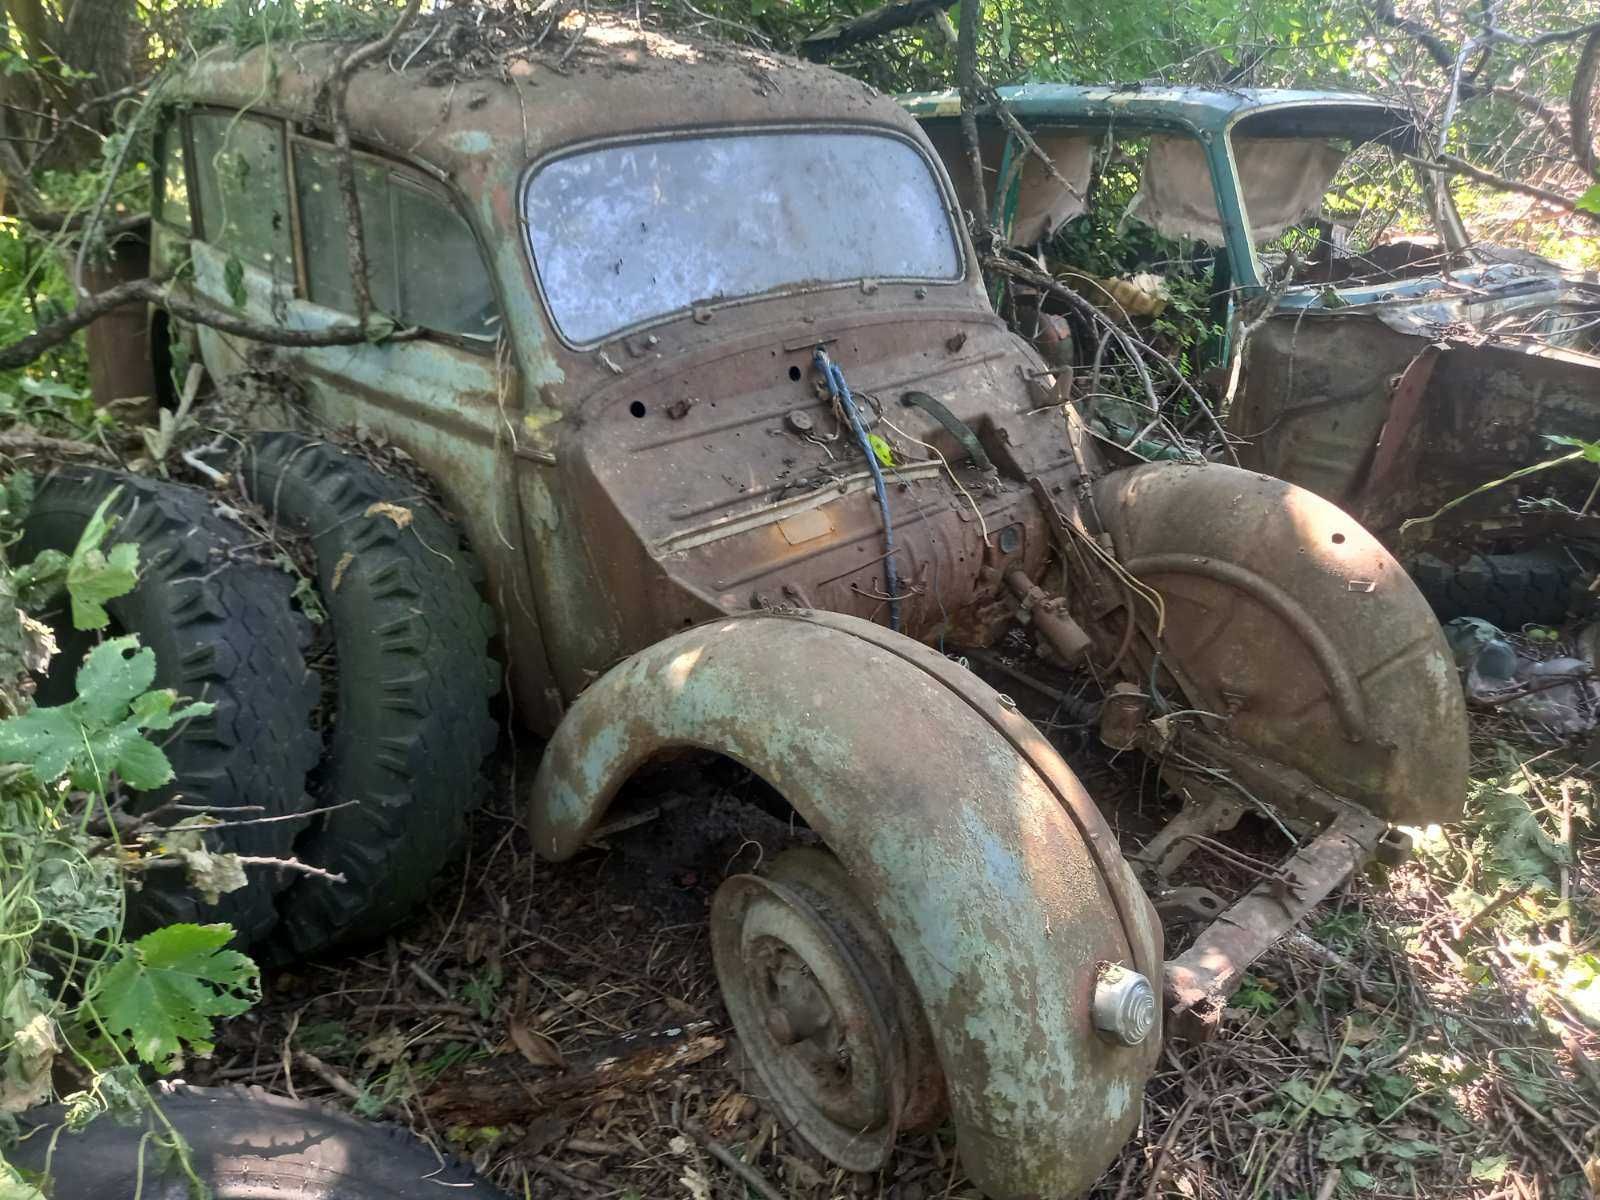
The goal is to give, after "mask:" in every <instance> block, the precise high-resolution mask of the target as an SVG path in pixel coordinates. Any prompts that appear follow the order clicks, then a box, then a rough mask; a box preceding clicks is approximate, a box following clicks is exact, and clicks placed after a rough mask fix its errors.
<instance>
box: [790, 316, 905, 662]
mask: <svg viewBox="0 0 1600 1200" xmlns="http://www.w3.org/2000/svg"><path fill="white" fill-rule="evenodd" d="M811 357H812V361H813V362H814V363H815V364H816V367H817V370H819V371H821V372H822V377H823V379H825V380H826V381H827V384H828V394H829V395H831V396H832V397H833V398H834V399H835V400H837V401H838V402H839V407H840V408H842V409H844V415H845V419H846V420H848V421H849V422H850V428H851V429H852V430H853V431H854V433H855V435H856V441H857V442H859V443H860V444H861V452H862V453H863V454H865V455H866V456H867V468H868V469H869V470H870V471H871V472H872V487H873V490H875V491H876V492H877V493H878V509H879V511H880V512H882V513H883V545H884V548H885V550H887V551H888V553H887V554H885V555H884V559H883V574H884V578H885V580H886V581H887V583H888V592H889V628H890V629H892V630H894V631H895V632H896V633H899V632H900V581H899V579H897V578H896V577H895V569H894V520H893V518H891V517H890V516H889V493H888V490H887V489H886V488H885V487H884V486H883V471H882V469H881V468H879V466H878V453H877V451H876V450H874V449H873V448H872V441H871V439H870V438H868V437H867V427H866V425H864V424H863V423H862V421H861V412H860V410H859V409H857V408H856V398H855V397H854V396H852V395H851V394H850V385H849V384H847V383H845V381H844V372H843V371H841V370H840V369H839V366H838V364H837V363H835V362H833V361H832V360H830V359H829V358H828V352H827V351H826V350H824V349H823V348H822V347H821V346H818V347H817V349H816V352H815V353H814V354H813V355H812V356H811Z"/></svg>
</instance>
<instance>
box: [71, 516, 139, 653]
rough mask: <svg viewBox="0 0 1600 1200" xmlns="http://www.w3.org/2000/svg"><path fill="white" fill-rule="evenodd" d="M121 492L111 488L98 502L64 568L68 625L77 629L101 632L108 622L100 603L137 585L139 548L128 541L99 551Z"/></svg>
mask: <svg viewBox="0 0 1600 1200" xmlns="http://www.w3.org/2000/svg"><path fill="white" fill-rule="evenodd" d="M121 494H122V489H121V488H120V487H119V488H114V489H113V490H112V492H111V494H110V495H108V496H107V497H106V498H105V499H104V500H102V501H100V507H99V508H97V509H95V510H94V515H93V516H91V517H90V518H89V523H88V524H87V525H85V526H84V527H83V533H82V534H81V535H80V536H79V537H78V545H77V547H76V548H75V549H74V550H73V551H72V560H71V562H70V563H69V565H68V566H67V592H68V593H69V594H70V595H71V597H72V623H73V625H75V626H76V627H77V628H79V629H104V628H105V627H106V626H107V625H108V624H110V622H111V617H110V615H109V614H108V613H107V612H106V610H105V608H104V607H103V604H104V602H105V601H107V600H115V599H116V598H117V597H118V596H125V595H127V594H128V593H129V592H131V591H133V589H134V587H135V586H136V585H137V584H138V582H139V548H138V547H137V546H135V545H134V544H133V543H132V542H123V543H121V544H119V545H116V546H113V547H112V548H111V553H110V554H109V555H106V554H103V553H101V551H100V546H101V544H102V543H103V542H104V541H105V539H106V535H107V534H108V533H110V532H111V526H112V525H113V524H114V521H113V520H112V519H111V518H109V517H107V516H106V511H107V510H108V509H109V508H110V507H111V505H112V503H113V502H114V501H115V500H116V498H117V497H118V496H119V495H121Z"/></svg>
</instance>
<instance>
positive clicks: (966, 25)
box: [941, 0, 989, 225]
mask: <svg viewBox="0 0 1600 1200" xmlns="http://www.w3.org/2000/svg"><path fill="white" fill-rule="evenodd" d="M980 3H981V0H961V26H960V28H959V29H958V30H957V31H956V81H957V83H958V84H959V86H960V88H961V140H962V142H963V143H964V144H965V146H966V150H967V170H968V171H970V172H971V173H972V198H973V203H974V204H975V205H976V206H977V209H978V211H977V212H976V213H974V214H973V216H974V217H976V218H977V220H978V222H979V224H980V225H988V223H989V189H988V187H987V186H986V184H985V183H984V179H983V149H982V147H981V145H980V144H979V142H978V100H979V96H980V93H979V91H978V6H979V4H980ZM941 11H943V10H941Z"/></svg>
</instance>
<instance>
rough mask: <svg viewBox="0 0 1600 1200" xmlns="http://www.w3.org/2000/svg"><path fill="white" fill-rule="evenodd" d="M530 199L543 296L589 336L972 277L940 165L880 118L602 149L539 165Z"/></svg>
mask: <svg viewBox="0 0 1600 1200" xmlns="http://www.w3.org/2000/svg"><path fill="white" fill-rule="evenodd" d="M523 205H524V214H525V216H526V220H527V227H528V240H529V245H530V248H531V250H532V252H533V261H534V265H535V267H536V268H537V270H538V274H539V283H540V286H541V288H542V289H543V291H544V296H545V302H546V304H547V305H548V306H549V309H550V313H551V316H552V317H553V318H554V319H555V323H556V326H557V327H558V328H559V329H560V331H561V334H562V336H563V337H565V338H566V339H567V340H568V341H569V342H572V343H574V344H575V345H585V344H593V343H595V342H598V341H601V340H603V339H604V338H607V337H609V336H611V335H612V334H615V333H617V332H619V331H621V330H625V329H628V328H630V327H632V326H636V325H639V324H641V323H643V322H646V321H650V320H653V319H655V318H659V317H664V316H667V315H669V314H672V313H677V312H682V311H683V310H685V309H688V308H691V307H693V306H695V305H697V304H709V303H713V302H716V301H722V300H732V299H737V298H739V297H744V296H757V295H761V294H762V293H765V292H772V291H776V290H779V289H783V288H815V287H825V286H828V285H830V284H838V283H847V282H850V281H853V280H857V279H874V280H895V279H906V280H930V281H933V280H951V279H957V278H959V277H960V276H961V273H962V269H961V268H962V264H961V252H960V243H959V241H958V240H957V237H956V234H955V230H954V229H953V228H952V226H951V223H950V217H949V213H948V211H947V209H946V206H945V200H944V195H943V192H942V191H941V190H940V187H939V182H938V179H937V177H936V176H935V175H934V172H933V169H932V167H930V165H929V164H928V162H927V160H926V159H925V158H924V157H923V156H922V154H921V152H920V151H919V150H918V149H917V148H916V147H915V146H914V145H912V144H911V143H910V142H907V141H904V140H902V139H900V138H898V137H895V136H893V135H891V134H886V133H875V132H872V131H867V130H862V131H856V130H790V131H779V132H760V133H747V132H729V133H723V134H714V135H709V136H696V137H674V138H664V139H661V140H659V141H649V142H629V143H622V144H615V145H608V146H601V147H598V148H595V149H591V150H584V151H580V152H578V153H576V154H569V155H566V156H564V157H562V158H558V159H554V160H552V161H551V162H548V163H546V164H545V165H544V166H542V167H541V168H539V170H538V171H537V172H535V173H534V175H533V177H532V179H530V180H529V182H528V185H527V189H526V192H525V194H524V197H523Z"/></svg>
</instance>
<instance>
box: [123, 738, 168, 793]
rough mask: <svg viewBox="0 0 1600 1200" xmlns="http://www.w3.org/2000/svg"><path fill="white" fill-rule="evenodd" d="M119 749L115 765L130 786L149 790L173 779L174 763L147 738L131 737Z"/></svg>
mask: <svg viewBox="0 0 1600 1200" xmlns="http://www.w3.org/2000/svg"><path fill="white" fill-rule="evenodd" d="M118 750H119V753H118V754H117V756H116V760H115V763H114V765H115V766H116V770H117V774H118V775H120V776H122V780H123V782H124V783H126V784H127V785H128V786H129V787H131V788H137V789H138V790H139V791H141V792H148V791H153V790H154V789H156V788H158V787H160V786H161V785H162V784H164V783H169V782H170V781H171V780H172V763H170V762H169V761H168V760H167V756H166V754H165V753H164V752H163V751H162V749H161V747H160V746H158V745H156V744H155V743H154V742H152V741H150V740H148V739H147V738H142V737H138V736H137V735H135V736H133V737H130V738H128V739H127V741H126V742H125V743H124V744H123V745H121V746H120V747H118Z"/></svg>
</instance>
